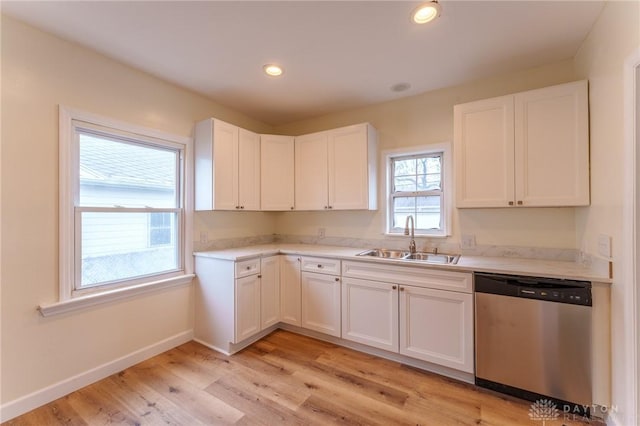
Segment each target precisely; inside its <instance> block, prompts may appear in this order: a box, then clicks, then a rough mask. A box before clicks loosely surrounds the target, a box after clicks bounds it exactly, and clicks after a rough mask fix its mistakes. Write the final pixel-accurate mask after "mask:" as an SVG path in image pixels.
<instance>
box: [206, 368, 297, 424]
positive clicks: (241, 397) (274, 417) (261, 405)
mask: <svg viewBox="0 0 640 426" xmlns="http://www.w3.org/2000/svg"><path fill="white" fill-rule="evenodd" d="M206 391H207V392H209V393H210V394H211V395H213V396H215V397H216V398H218V399H220V400H221V401H225V402H226V403H228V404H229V405H233V406H236V407H242V410H243V412H244V413H245V416H246V417H247V418H246V422H248V423H249V424H251V423H254V422H255V423H254V424H264V425H280V424H291V425H305V424H309V419H306V418H304V417H302V416H300V414H298V413H297V412H296V411H293V410H290V409H288V408H287V407H285V406H282V405H280V404H278V403H276V402H274V401H272V400H270V399H269V398H265V397H263V396H261V395H259V394H258V393H256V392H255V389H254V388H253V387H252V386H251V385H250V384H248V383H246V382H243V381H242V380H241V379H238V378H237V377H235V376H234V375H232V374H229V375H227V376H225V377H222V378H220V379H218V380H216V381H215V382H214V383H212V384H211V385H210V386H209V387H208V388H207V389H206Z"/></svg>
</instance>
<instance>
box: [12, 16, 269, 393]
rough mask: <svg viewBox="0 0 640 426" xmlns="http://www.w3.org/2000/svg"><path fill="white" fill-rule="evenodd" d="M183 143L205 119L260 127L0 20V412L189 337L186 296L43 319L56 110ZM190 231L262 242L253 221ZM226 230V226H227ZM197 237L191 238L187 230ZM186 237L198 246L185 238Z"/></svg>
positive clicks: (259, 218)
mask: <svg viewBox="0 0 640 426" xmlns="http://www.w3.org/2000/svg"><path fill="white" fill-rule="evenodd" d="M59 104H63V105H66V106H68V107H72V108H77V109H80V110H84V111H87V112H91V113H94V114H100V115H104V116H107V117H112V118H115V119H119V120H123V121H126V122H130V123H133V124H135V125H142V126H147V127H152V128H155V129H158V130H162V131H166V132H170V133H173V134H176V135H182V136H190V135H191V132H192V128H193V124H194V123H195V122H196V121H197V120H201V119H203V118H206V117H211V116H216V117H220V118H221V119H224V120H228V121H231V122H234V123H237V124H238V125H241V126H243V127H246V128H249V129H252V130H255V131H266V132H268V131H270V130H271V128H270V126H266V125H264V124H261V123H259V122H257V121H255V120H251V119H250V118H247V117H244V116H242V115H241V114H238V113H235V112H234V111H231V110H229V109H227V108H224V107H222V106H220V105H217V104H215V103H213V102H211V101H209V100H207V99H205V98H203V97H201V96H198V95H195V94H194V93H191V92H189V91H186V90H183V89H181V88H178V87H176V86H174V85H171V84H167V83H164V82H162V81H160V80H158V79H156V78H153V77H151V76H149V75H147V74H145V73H142V72H139V71H136V70H133V69H131V68H129V67H126V66H124V65H122V64H120V63H118V62H115V61H113V60H110V59H107V58H105V57H103V56H101V55H99V54H97V53H94V52H92V51H89V50H87V49H84V48H81V47H79V46H78V45H75V44H71V43H68V42H66V41H63V40H60V39H58V38H55V37H52V36H50V35H47V34H45V33H42V32H40V31H37V30H35V29H33V28H30V27H28V26H25V25H23V24H21V23H19V22H17V21H15V20H12V19H10V18H6V17H3V19H2V167H1V170H2V179H1V181H2V247H3V251H2V268H1V270H2V277H1V279H2V309H1V322H2V356H1V361H2V365H1V377H2V382H1V385H0V386H1V390H2V395H1V396H2V402H3V403H6V402H8V401H12V400H14V399H15V398H18V397H21V396H24V395H26V394H29V393H31V392H34V391H36V390H40V389H42V388H44V387H46V386H48V385H51V384H54V383H56V382H58V381H60V380H63V379H67V378H69V377H72V376H74V375H76V374H79V373H82V372H85V371H87V370H89V369H92V368H94V367H97V366H99V365H101V364H103V363H107V362H110V361H113V360H115V359H117V358H119V357H122V356H125V355H127V354H129V353H131V352H134V351H136V350H138V349H140V348H144V347H146V346H148V345H152V344H154V343H157V342H159V341H161V340H163V339H165V338H167V337H170V336H173V335H176V334H178V333H181V332H185V331H188V330H191V329H192V326H193V324H192V323H193V319H192V315H193V309H192V298H193V294H192V290H191V288H190V287H181V288H176V289H168V290H164V291H161V292H158V293H154V294H152V295H147V296H142V297H138V298H135V299H131V300H128V301H126V302H114V303H110V304H107V305H102V306H100V307H98V308H92V309H90V310H86V311H82V312H77V313H73V314H66V315H62V316H58V317H53V318H42V317H41V316H40V314H39V313H38V312H37V311H36V307H37V306H38V305H39V304H40V303H47V302H54V301H56V300H57V298H58V231H57V230H58V105H59ZM221 217H222V219H221V220H216V216H215V215H210V216H209V217H207V218H206V219H205V220H202V221H199V222H198V225H199V226H200V227H203V228H204V229H205V230H207V231H208V232H209V234H211V235H212V236H213V237H215V236H216V235H224V236H225V237H233V236H244V234H245V233H246V232H247V231H246V230H245V229H244V228H247V229H249V230H250V232H252V233H257V234H260V233H263V234H264V233H266V234H270V233H272V232H273V226H274V222H273V219H272V218H270V217H268V216H264V215H260V214H257V215H250V216H244V217H234V218H233V220H231V221H230V220H228V218H227V216H226V215H224V214H222V215H221ZM230 223H232V225H230ZM196 234H197V231H196ZM196 238H197V237H196Z"/></svg>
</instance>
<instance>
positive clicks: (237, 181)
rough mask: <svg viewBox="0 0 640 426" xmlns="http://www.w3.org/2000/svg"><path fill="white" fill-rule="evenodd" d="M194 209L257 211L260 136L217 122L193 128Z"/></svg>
mask: <svg viewBox="0 0 640 426" xmlns="http://www.w3.org/2000/svg"><path fill="white" fill-rule="evenodd" d="M195 209H196V210H259V209H260V136H259V135H258V134H256V133H253V132H250V131H248V130H244V129H240V128H239V127H237V126H234V125H232V124H229V123H225V122H224V121H220V120H218V119H214V118H211V119H206V120H203V121H201V122H199V123H197V124H196V140H195Z"/></svg>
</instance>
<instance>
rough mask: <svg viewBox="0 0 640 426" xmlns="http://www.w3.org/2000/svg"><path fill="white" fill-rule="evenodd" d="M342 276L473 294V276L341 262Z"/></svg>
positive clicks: (408, 267) (460, 273)
mask: <svg viewBox="0 0 640 426" xmlns="http://www.w3.org/2000/svg"><path fill="white" fill-rule="evenodd" d="M342 276H343V277H352V278H361V279H365V280H372V281H381V282H388V283H393V284H407V285H414V286H416V287H423V288H435V289H441V290H450V291H458V292H461V293H471V292H473V274H471V273H468V272H450V271H442V270H439V269H428V268H421V267H415V266H414V267H412V266H396V265H387V264H382V263H374V262H351V261H345V262H342Z"/></svg>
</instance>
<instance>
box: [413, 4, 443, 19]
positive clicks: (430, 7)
mask: <svg viewBox="0 0 640 426" xmlns="http://www.w3.org/2000/svg"><path fill="white" fill-rule="evenodd" d="M440 10H441V7H440V4H439V3H438V2H437V1H436V0H433V1H431V2H429V3H423V4H421V5H420V6H418V7H416V8H415V9H414V10H413V13H412V14H411V20H412V21H413V22H415V23H416V24H426V23H427V22H431V21H433V20H434V19H436V18H437V17H438V16H440Z"/></svg>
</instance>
